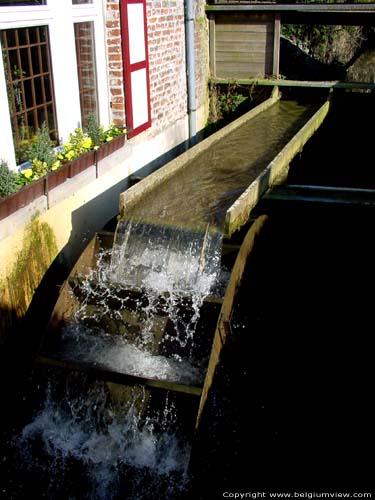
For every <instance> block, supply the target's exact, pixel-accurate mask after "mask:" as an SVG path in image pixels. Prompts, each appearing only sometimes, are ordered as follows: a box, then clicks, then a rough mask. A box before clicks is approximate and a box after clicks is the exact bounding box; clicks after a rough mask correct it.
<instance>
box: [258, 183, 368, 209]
mask: <svg viewBox="0 0 375 500" xmlns="http://www.w3.org/2000/svg"><path fill="white" fill-rule="evenodd" d="M262 199H264V200H265V201H287V202H295V201H302V202H305V203H306V202H309V203H329V204H338V205H363V206H375V189H360V188H346V187H332V186H304V185H290V184H287V185H283V186H276V187H274V188H273V189H270V190H269V191H267V192H266V193H265V195H264V196H263V198H262Z"/></svg>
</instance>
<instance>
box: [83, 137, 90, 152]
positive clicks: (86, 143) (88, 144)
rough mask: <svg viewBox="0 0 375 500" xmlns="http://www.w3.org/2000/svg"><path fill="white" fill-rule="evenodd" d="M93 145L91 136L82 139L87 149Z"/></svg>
mask: <svg viewBox="0 0 375 500" xmlns="http://www.w3.org/2000/svg"><path fill="white" fill-rule="evenodd" d="M91 145H92V141H91V137H86V138H85V139H84V140H83V141H82V146H83V147H84V148H85V149H90V148H91Z"/></svg>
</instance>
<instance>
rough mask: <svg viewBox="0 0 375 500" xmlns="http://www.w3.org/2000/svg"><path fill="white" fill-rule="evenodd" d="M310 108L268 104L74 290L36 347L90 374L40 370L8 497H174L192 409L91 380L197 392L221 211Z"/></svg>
mask: <svg viewBox="0 0 375 500" xmlns="http://www.w3.org/2000/svg"><path fill="white" fill-rule="evenodd" d="M313 111H314V109H313V108H312V107H307V106H303V105H301V104H298V103H296V102H294V101H289V102H285V103H284V102H280V103H277V104H275V105H273V106H272V107H271V108H270V109H269V110H267V111H265V112H264V113H262V114H260V115H259V116H257V117H256V118H254V119H253V120H251V121H250V122H249V123H248V124H245V125H244V126H243V127H241V128H240V130H237V131H235V132H233V133H231V134H230V135H229V136H228V137H226V138H225V139H223V140H222V141H221V142H220V143H218V144H215V146H214V148H212V150H210V151H208V152H206V153H204V154H203V155H201V156H199V157H198V158H196V159H195V160H194V161H193V162H192V163H191V164H189V165H187V166H186V167H185V168H184V169H183V170H182V171H181V172H180V173H179V175H178V176H177V177H176V178H175V179H172V180H171V181H168V182H167V183H166V184H165V185H163V186H161V187H159V188H158V191H157V195H155V194H152V195H151V196H149V197H146V198H145V199H144V200H142V202H141V204H140V205H139V206H137V207H136V208H135V209H134V210H133V211H132V213H131V214H127V220H121V221H119V223H118V226H117V229H116V234H115V239H114V244H113V248H111V249H110V250H104V249H103V250H102V251H101V252H100V253H99V254H98V255H97V256H96V258H97V262H96V265H95V266H93V268H92V270H91V271H90V273H89V275H88V276H86V277H84V278H83V279H81V280H80V281H79V282H77V283H76V284H75V285H74V286H72V296H74V301H75V302H74V303H75V304H76V306H75V308H74V314H72V317H71V320H70V321H69V322H68V324H67V325H65V327H64V328H63V329H62V331H61V332H60V333H59V336H58V339H57V340H56V339H53V338H52V337H53V336H51V339H52V340H51V341H50V340H49V339H47V343H46V345H45V346H44V349H45V350H46V352H47V354H48V355H49V356H52V357H53V356H55V357H58V358H59V359H60V360H65V361H66V360H70V361H72V360H73V361H74V362H76V363H84V364H85V365H86V366H87V365H89V366H92V367H93V368H94V369H95V376H92V375H90V374H89V375H83V374H82V373H78V372H76V371H71V372H66V371H63V370H60V369H57V368H54V369H53V370H51V369H48V370H46V369H40V370H39V371H38V370H37V371H36V373H35V374H34V378H35V380H34V382H33V384H34V385H36V387H37V390H36V394H35V395H33V398H31V399H32V402H30V403H28V404H29V406H30V407H32V410H31V411H30V414H29V415H28V418H29V420H28V421H26V422H24V423H23V425H21V426H20V428H19V429H16V430H15V431H14V433H13V435H12V437H11V438H10V440H9V441H8V448H7V454H6V455H5V457H4V459H3V463H2V465H1V469H0V471H1V472H2V473H4V474H3V477H5V476H7V477H8V478H9V479H8V483H6V484H5V486H4V487H3V493H5V494H6V495H7V496H6V498H8V499H11V498H25V496H27V493H28V492H30V491H32V492H33V495H34V496H36V497H38V498H48V499H57V498H62V499H67V498H69V499H85V498H87V499H112V498H113V499H116V498H118V499H120V498H121V499H126V498H131V499H136V498H140V499H143V498H179V497H180V496H183V494H184V490H185V487H187V484H188V475H187V467H188V460H189V455H190V446H191V439H192V435H193V430H194V424H195V416H196V412H197V407H198V402H199V401H198V398H197V397H196V396H192V395H188V394H182V393H179V392H175V391H171V390H161V389H150V388H148V387H145V386H143V385H137V384H135V385H133V386H126V385H124V386H122V385H118V384H115V383H113V382H108V381H105V380H100V377H99V380H98V373H100V370H107V371H111V372H115V373H122V374H126V375H130V376H139V377H144V378H147V379H152V380H154V381H155V380H157V381H163V382H168V383H174V384H180V385H186V386H187V387H189V386H198V387H202V385H203V380H204V376H205V370H206V367H207V361H208V356H209V353H210V345H211V344H210V342H211V340H212V337H210V335H209V334H208V332H207V327H206V325H205V324H204V323H202V321H201V319H202V310H203V309H204V307H203V306H204V301H205V299H206V298H207V296H209V295H216V296H222V294H223V292H224V290H225V285H226V280H227V278H228V272H227V270H226V269H224V268H223V266H222V262H221V247H222V226H223V222H224V217H225V211H226V210H227V208H228V207H229V206H230V204H231V203H232V202H233V200H234V199H236V198H237V197H238V196H239V195H240V194H241V192H242V191H243V190H244V189H246V187H247V186H248V185H249V184H250V183H251V181H252V180H253V179H254V178H255V177H256V176H257V175H258V174H259V173H260V172H261V171H262V170H263V169H264V168H265V167H266V166H267V164H268V163H269V162H270V161H271V160H272V158H273V157H275V156H276V154H277V153H278V151H280V149H281V148H282V147H283V146H284V145H285V144H286V143H287V142H288V140H290V138H291V137H292V136H293V135H294V134H295V133H296V131H297V130H298V129H299V128H300V127H301V126H302V125H303V124H304V123H305V122H306V121H307V119H308V118H309V117H310V116H311V115H312V113H313ZM212 333H213V332H212ZM49 342H50V343H49ZM34 396H35V397H34ZM14 470H16V471H17V472H16V475H17V479H15V472H14Z"/></svg>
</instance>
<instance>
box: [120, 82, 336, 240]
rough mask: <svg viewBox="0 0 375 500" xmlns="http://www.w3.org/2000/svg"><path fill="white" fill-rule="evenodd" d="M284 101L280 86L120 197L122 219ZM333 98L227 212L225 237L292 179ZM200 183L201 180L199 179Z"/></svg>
mask: <svg viewBox="0 0 375 500" xmlns="http://www.w3.org/2000/svg"><path fill="white" fill-rule="evenodd" d="M280 99H281V93H280V92H279V88H278V86H275V87H274V89H273V92H272V95H271V97H270V98H268V99H267V100H266V101H264V102H262V103H261V104H259V105H258V106H256V107H255V108H254V109H252V110H250V111H249V112H247V113H245V114H244V115H243V116H241V117H240V118H238V119H237V120H235V121H233V122H232V123H230V124H229V125H227V126H226V127H224V128H223V129H221V130H220V131H218V132H216V133H215V134H213V135H212V136H210V137H208V138H207V139H205V140H203V141H202V142H200V143H198V144H196V145H195V146H193V147H192V148H190V149H189V150H188V151H186V152H184V153H182V154H181V155H180V156H179V157H177V158H176V159H174V160H172V161H171V162H169V163H167V164H166V165H165V166H163V167H162V168H160V169H159V170H157V171H156V172H154V173H152V174H150V175H149V176H147V177H146V178H144V179H142V181H141V182H138V183H137V184H135V185H133V186H132V187H131V188H129V189H128V190H126V191H124V192H123V193H121V194H120V215H119V217H120V218H127V216H128V214H129V213H131V211H132V209H133V208H134V207H135V206H136V204H137V203H139V202H140V200H142V199H143V198H144V197H145V196H153V195H154V196H155V197H157V196H158V194H157V192H158V188H159V187H160V186H161V185H162V184H163V183H165V182H166V181H168V180H169V179H171V178H172V177H174V176H178V175H179V174H180V173H181V172H182V171H183V170H185V169H187V168H188V167H189V165H191V164H192V161H193V160H194V159H195V158H197V157H198V156H199V155H200V154H201V153H202V152H205V151H208V150H211V149H214V148H215V144H217V142H218V141H220V140H222V139H223V138H225V137H227V136H228V135H229V134H230V133H231V132H233V131H235V130H236V129H239V128H240V127H242V126H243V125H244V124H247V123H248V122H249V121H251V120H252V119H253V118H255V117H256V116H257V115H259V114H260V113H262V112H263V111H265V110H267V109H268V108H269V107H271V106H272V105H273V104H275V103H276V102H277V101H278V100H280ZM330 103H331V100H330V97H329V96H328V98H327V100H326V101H325V102H324V103H323V104H322V105H321V106H320V108H319V109H318V110H317V111H316V112H315V113H314V115H313V116H312V117H311V118H310V119H309V120H308V121H307V122H306V123H305V125H304V126H303V127H302V128H301V129H300V130H299V131H298V132H297V133H296V134H295V135H294V136H293V138H292V139H291V140H290V141H289V142H288V143H287V144H286V145H285V147H283V148H282V149H281V150H280V151H279V152H278V153H277V155H276V156H275V158H274V159H273V160H272V161H271V162H270V163H269V164H268V165H267V166H265V168H264V170H263V171H262V172H261V174H257V175H254V178H253V180H252V182H251V183H250V184H249V186H248V187H247V189H245V191H244V192H243V193H242V194H241V195H240V196H239V197H238V198H237V199H236V200H235V201H234V202H233V204H232V205H231V206H230V207H229V208H228V210H227V211H226V216H225V226H224V233H225V237H226V238H228V239H230V238H231V236H232V235H233V234H234V233H235V232H236V231H238V230H239V229H241V227H242V226H243V225H244V224H246V223H247V221H248V220H249V217H250V214H251V212H252V210H253V208H254V207H255V206H256V205H257V203H258V202H259V200H260V199H261V197H262V196H263V195H264V194H265V193H266V191H267V190H269V189H270V188H272V187H274V186H279V185H282V184H283V183H284V182H285V181H286V179H287V176H288V172H289V166H290V162H291V161H292V160H293V158H294V157H295V156H296V155H297V154H298V153H300V152H301V151H302V149H303V147H304V145H305V144H306V142H307V141H308V140H309V139H310V138H311V136H312V135H313V134H314V133H315V132H316V130H317V129H318V128H319V127H320V125H321V124H322V123H323V121H324V119H325V117H326V116H327V114H328V111H329V109H330ZM197 182H199V179H197Z"/></svg>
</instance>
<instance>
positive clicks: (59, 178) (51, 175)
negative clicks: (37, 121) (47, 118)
mask: <svg viewBox="0 0 375 500" xmlns="http://www.w3.org/2000/svg"><path fill="white" fill-rule="evenodd" d="M26 157H27V158H28V160H29V163H30V168H31V170H32V175H30V174H29V175H30V177H29V178H31V180H34V181H35V180H37V179H42V178H45V184H46V188H45V190H46V191H48V190H50V189H53V188H55V187H57V186H58V185H60V184H62V183H63V182H65V181H66V179H67V178H68V174H69V170H68V169H67V168H65V167H63V166H62V164H61V162H60V160H59V159H58V158H57V156H56V152H55V149H54V144H53V142H52V140H51V138H50V133H49V130H48V127H47V125H46V123H45V122H43V124H42V126H41V128H40V129H38V132H37V134H36V136H35V139H34V141H33V142H32V144H31V146H30V147H29V149H28V150H27V151H26ZM21 174H22V172H21Z"/></svg>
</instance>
